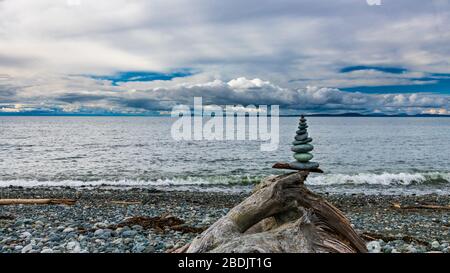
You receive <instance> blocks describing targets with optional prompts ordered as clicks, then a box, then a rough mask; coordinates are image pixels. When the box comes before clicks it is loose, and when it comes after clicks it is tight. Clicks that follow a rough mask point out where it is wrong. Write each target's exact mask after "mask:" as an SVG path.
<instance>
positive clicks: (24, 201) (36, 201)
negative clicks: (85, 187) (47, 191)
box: [0, 199, 76, 206]
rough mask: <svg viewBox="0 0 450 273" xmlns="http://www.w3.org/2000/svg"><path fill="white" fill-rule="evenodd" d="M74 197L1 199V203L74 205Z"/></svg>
mask: <svg viewBox="0 0 450 273" xmlns="http://www.w3.org/2000/svg"><path fill="white" fill-rule="evenodd" d="M75 202H76V200H73V199H0V205H4V206H6V205H73V204H75Z"/></svg>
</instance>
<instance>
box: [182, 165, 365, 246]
mask: <svg viewBox="0 0 450 273" xmlns="http://www.w3.org/2000/svg"><path fill="white" fill-rule="evenodd" d="M308 174H309V172H296V173H290V174H286V175H281V176H277V177H269V178H268V179H266V180H264V181H263V182H262V183H260V184H259V185H258V186H257V187H256V188H255V190H254V192H253V194H252V195H251V196H249V197H248V198H247V199H245V200H244V201H243V202H242V203H240V204H239V205H237V206H236V207H234V208H233V209H231V210H230V212H229V213H228V214H227V215H225V216H224V217H222V218H221V219H219V220H218V221H217V222H216V223H214V224H213V225H212V226H210V227H209V228H208V229H207V230H206V231H204V232H203V233H202V234H200V235H199V236H197V237H196V238H195V239H194V240H193V241H192V243H191V244H190V245H189V246H185V247H183V248H181V249H178V251H175V252H188V253H199V252H225V253H227V252H239V253H242V252H245V253H280V252H313V253H314V252H339V253H352V252H367V249H366V245H365V242H364V240H363V239H361V237H359V235H358V234H357V233H356V232H355V231H354V230H353V228H352V227H351V226H350V222H349V220H348V219H347V218H346V217H345V216H344V215H343V214H342V212H340V211H339V210H338V209H337V208H335V207H334V206H333V205H331V204H330V203H328V202H327V201H326V200H325V199H323V198H322V197H320V196H318V195H316V194H314V193H312V192H311V191H309V190H308V189H307V188H306V187H305V185H304V184H303V182H304V181H305V180H306V178H307V176H308Z"/></svg>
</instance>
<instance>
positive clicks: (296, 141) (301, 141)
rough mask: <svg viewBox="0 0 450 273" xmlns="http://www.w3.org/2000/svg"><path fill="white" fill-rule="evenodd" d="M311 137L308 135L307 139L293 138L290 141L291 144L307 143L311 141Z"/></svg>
mask: <svg viewBox="0 0 450 273" xmlns="http://www.w3.org/2000/svg"><path fill="white" fill-rule="evenodd" d="M312 140H313V139H312V138H310V137H308V138H307V139H305V140H295V141H293V142H292V145H301V144H306V143H309V142H311V141H312Z"/></svg>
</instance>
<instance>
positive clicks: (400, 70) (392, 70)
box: [339, 65, 408, 74]
mask: <svg viewBox="0 0 450 273" xmlns="http://www.w3.org/2000/svg"><path fill="white" fill-rule="evenodd" d="M362 70H375V71H380V72H384V73H391V74H402V73H405V72H407V71H408V70H407V69H405V68H401V67H383V66H365V65H356V66H347V67H344V68H342V69H341V70H339V72H340V73H350V72H353V71H362Z"/></svg>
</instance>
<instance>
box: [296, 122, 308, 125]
mask: <svg viewBox="0 0 450 273" xmlns="http://www.w3.org/2000/svg"><path fill="white" fill-rule="evenodd" d="M307 125H308V124H307V123H306V122H300V123H299V124H298V126H307Z"/></svg>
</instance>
